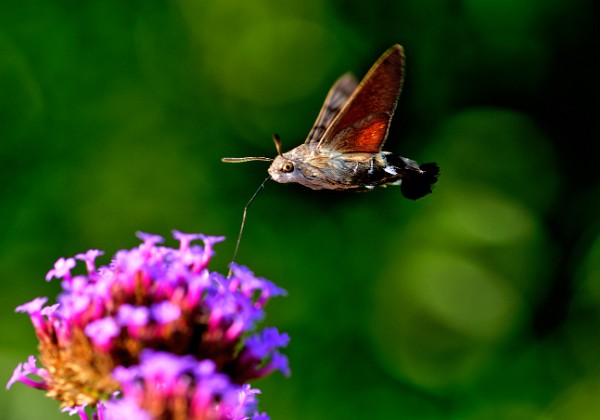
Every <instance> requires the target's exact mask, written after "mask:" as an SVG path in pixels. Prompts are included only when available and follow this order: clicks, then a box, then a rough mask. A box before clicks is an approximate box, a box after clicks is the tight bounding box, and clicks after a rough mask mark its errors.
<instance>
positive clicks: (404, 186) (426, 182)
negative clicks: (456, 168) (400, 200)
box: [400, 163, 440, 200]
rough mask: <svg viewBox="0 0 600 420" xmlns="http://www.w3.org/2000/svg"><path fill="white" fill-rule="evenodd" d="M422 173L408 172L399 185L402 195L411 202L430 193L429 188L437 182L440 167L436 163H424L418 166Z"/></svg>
mask: <svg viewBox="0 0 600 420" xmlns="http://www.w3.org/2000/svg"><path fill="white" fill-rule="evenodd" d="M419 168H420V169H421V171H422V172H416V171H415V172H410V173H408V174H407V175H406V176H405V177H404V178H402V183H401V184H400V191H402V195H403V196H404V197H406V198H410V199H411V200H416V199H418V198H421V197H423V196H426V195H427V194H429V193H431V187H432V186H433V184H435V183H436V182H437V179H438V176H439V174H440V167H439V166H438V164H437V163H424V164H422V165H419Z"/></svg>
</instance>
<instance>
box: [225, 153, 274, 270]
mask: <svg viewBox="0 0 600 420" xmlns="http://www.w3.org/2000/svg"><path fill="white" fill-rule="evenodd" d="M242 159H243V158H242ZM269 179H271V177H270V176H268V177H266V178H265V180H264V181H263V182H261V183H260V185H259V186H258V188H257V189H256V191H255V192H254V194H252V197H250V200H249V201H248V203H247V204H246V206H245V207H244V212H243V214H242V224H241V226H240V233H238V238H237V242H236V244H235V250H234V251H233V258H232V259H231V264H233V263H234V262H235V260H236V258H237V254H238V251H239V249H240V243H241V242H242V234H243V233H244V226H246V216H247V215H248V208H250V205H251V204H252V202H253V201H254V199H255V198H256V196H257V195H258V193H259V192H260V190H262V189H263V188H264V186H265V184H266V183H267V181H268V180H269ZM227 277H231V265H230V266H229V273H228V274H227Z"/></svg>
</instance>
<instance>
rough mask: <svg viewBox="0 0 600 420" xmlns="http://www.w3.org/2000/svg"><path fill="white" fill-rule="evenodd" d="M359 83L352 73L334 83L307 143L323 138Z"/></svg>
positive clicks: (316, 141)
mask: <svg viewBox="0 0 600 420" xmlns="http://www.w3.org/2000/svg"><path fill="white" fill-rule="evenodd" d="M357 85H358V82H357V81H356V78H355V77H354V76H353V75H352V74H350V73H346V74H344V75H343V76H341V77H340V78H339V79H338V80H337V81H336V82H335V83H334V84H333V86H332V87H331V89H329V93H328V94H327V97H326V98H325V102H324V103H323V107H321V111H320V112H319V116H318V117H317V120H316V121H315V124H314V125H313V127H312V129H311V130H310V133H308V137H307V138H306V141H305V142H304V143H305V144H309V143H318V142H319V141H320V140H321V139H322V138H323V134H324V133H325V131H326V130H327V128H328V127H329V125H330V124H331V121H333V119H334V118H335V117H336V115H338V114H339V112H340V110H341V109H342V108H343V107H344V105H345V104H346V102H348V98H350V96H351V95H352V92H354V90H355V89H356V86H357Z"/></svg>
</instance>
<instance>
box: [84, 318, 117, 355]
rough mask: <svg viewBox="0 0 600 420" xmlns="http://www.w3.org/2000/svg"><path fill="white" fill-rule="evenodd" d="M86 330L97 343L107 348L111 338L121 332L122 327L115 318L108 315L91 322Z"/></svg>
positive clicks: (102, 347)
mask: <svg viewBox="0 0 600 420" xmlns="http://www.w3.org/2000/svg"><path fill="white" fill-rule="evenodd" d="M84 331H85V335H87V336H88V337H89V338H90V339H91V340H92V341H93V343H94V344H95V345H97V346H98V347H100V348H101V349H103V350H107V349H108V345H109V344H110V342H111V340H112V339H113V338H114V337H116V336H118V335H119V333H120V332H121V328H120V327H119V325H118V324H117V321H115V319H114V318H111V317H106V318H101V319H98V320H96V321H93V322H90V323H89V324H88V325H86V327H85V330H84Z"/></svg>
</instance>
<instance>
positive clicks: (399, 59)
mask: <svg viewBox="0 0 600 420" xmlns="http://www.w3.org/2000/svg"><path fill="white" fill-rule="evenodd" d="M403 82H404V50H403V48H402V46H400V45H394V46H393V47H391V48H390V49H388V50H387V51H386V52H384V53H383V55H382V56H381V57H380V58H379V59H378V60H377V61H376V62H375V64H374V65H373V67H371V69H370V70H369V71H368V72H367V74H366V76H365V77H364V78H363V80H362V81H361V82H360V83H358V82H357V80H356V79H355V78H354V76H353V75H352V74H350V73H346V74H344V75H343V76H341V77H340V78H339V79H338V80H337V81H336V82H335V83H334V85H333V87H332V88H331V89H330V90H329V93H328V94H327V97H326V98H325V103H324V104H323V107H322V108H321V112H319V116H318V117H317V121H316V122H315V124H314V125H313V127H312V129H311V130H310V133H309V134H308V137H307V138H306V141H305V142H304V143H303V144H301V145H300V146H298V147H296V148H294V149H292V150H290V151H289V152H286V153H283V152H282V149H281V140H280V139H279V136H278V135H277V134H275V135H273V141H274V142H275V148H276V150H277V156H276V157H275V158H268V157H242V158H223V159H221V160H222V161H223V162H249V161H253V160H262V161H269V162H272V163H271V166H270V167H269V170H268V172H269V176H268V177H267V178H266V179H265V180H264V181H263V182H262V183H261V184H260V186H259V187H258V189H257V190H256V192H255V193H254V195H253V196H252V197H251V198H250V201H249V202H248V204H246V206H245V207H244V213H243V216H242V224H241V227H240V232H239V234H238V239H237V244H236V247H235V251H234V253H233V259H232V261H235V259H236V256H237V253H238V249H239V246H240V241H241V238H242V233H243V231H244V226H245V223H246V215H247V212H248V208H249V207H250V205H251V204H252V202H253V201H254V199H255V198H256V196H257V195H258V193H259V191H260V190H261V188H263V187H264V185H265V184H266V182H267V181H269V180H270V179H272V180H273V181H276V182H281V183H288V182H296V183H298V184H302V185H304V186H307V187H309V188H312V189H313V190H340V191H369V190H372V189H374V188H375V187H377V186H387V185H400V191H401V192H402V194H403V195H404V197H406V198H410V199H413V200H416V199H418V198H421V197H423V196H425V195H427V194H429V193H430V192H431V191H432V186H433V184H435V183H436V182H437V179H438V175H439V173H440V168H439V166H438V165H437V163H425V164H422V165H419V164H418V163H417V162H415V161H414V160H411V159H407V158H405V157H402V156H399V155H396V154H394V153H391V152H386V151H382V148H383V144H384V143H385V140H386V138H387V136H388V131H389V127H390V122H391V120H392V117H393V115H394V111H395V110H396V104H397V103H398V97H399V96H400V91H401V90H402V84H403ZM229 274H230V275H231V271H230V273H229Z"/></svg>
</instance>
